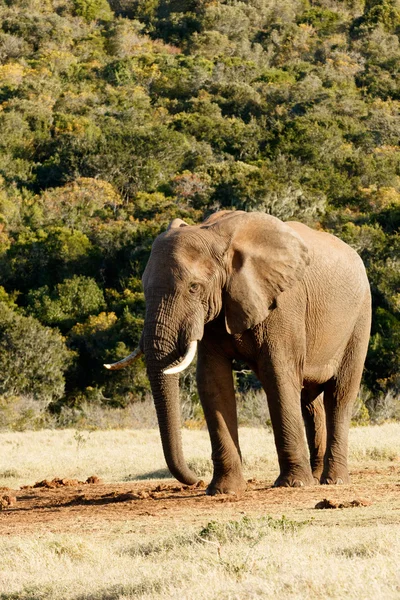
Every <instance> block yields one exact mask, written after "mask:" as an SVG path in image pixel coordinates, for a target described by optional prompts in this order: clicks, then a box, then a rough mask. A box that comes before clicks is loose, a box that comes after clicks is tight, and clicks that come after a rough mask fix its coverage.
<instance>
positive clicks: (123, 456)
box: [0, 423, 400, 600]
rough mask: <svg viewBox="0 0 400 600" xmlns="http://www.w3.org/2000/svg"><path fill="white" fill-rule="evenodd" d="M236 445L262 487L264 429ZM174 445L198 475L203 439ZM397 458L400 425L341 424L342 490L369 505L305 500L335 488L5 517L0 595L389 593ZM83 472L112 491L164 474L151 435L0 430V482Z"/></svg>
mask: <svg viewBox="0 0 400 600" xmlns="http://www.w3.org/2000/svg"><path fill="white" fill-rule="evenodd" d="M240 437H241V446H242V452H243V456H244V461H245V471H246V476H247V477H253V478H254V477H256V478H261V479H262V480H264V481H266V482H267V483H268V484H269V485H270V484H271V483H272V481H273V479H274V476H275V475H276V473H277V460H276V456H275V450H274V445H273V439H272V434H271V433H268V432H267V431H265V430H262V429H250V428H243V429H241V432H240ZM183 438H184V446H185V454H186V456H187V458H188V459H189V463H190V464H191V466H192V468H194V469H195V470H197V472H198V473H199V474H200V475H201V476H202V477H204V479H205V480H207V478H208V477H209V475H210V471H209V469H210V462H209V454H210V450H209V441H208V435H207V433H206V432H204V431H187V430H184V431H183ZM399 459H400V424H393V423H391V424H385V425H382V426H379V427H364V428H355V429H352V430H351V440H350V469H351V472H352V476H353V481H355V482H356V483H355V484H354V486H353V487H352V486H343V487H342V489H343V492H344V493H346V494H347V497H348V498H353V496H355V494H356V493H359V492H360V490H362V492H363V494H364V497H365V494H366V495H367V496H368V497H370V498H371V499H372V501H371V502H366V505H365V506H362V505H361V506H358V507H355V508H347V509H344V508H343V509H337V510H315V508H314V506H315V499H318V498H319V499H323V498H325V497H330V494H331V495H332V494H336V496H337V494H338V488H335V489H332V488H327V487H326V486H324V487H320V488H309V489H308V490H306V489H305V490H298V491H294V490H279V491H278V492H279V493H278V492H275V491H274V490H268V489H266V490H265V492H264V493H265V496H264V497H265V498H266V500H265V502H264V501H262V502H256V500H257V494H258V492H257V491H256V492H251V493H250V494H249V495H248V498H247V499H246V498H245V499H244V501H243V502H240V503H231V502H227V503H224V502H220V501H218V500H214V499H208V501H207V503H205V502H204V501H203V500H202V498H200V497H199V498H195V499H194V500H193V502H192V504H191V505H190V507H189V506H188V508H187V509H185V506H184V502H185V500H184V499H182V500H181V501H180V500H179V498H178V499H177V500H175V504H174V507H175V508H174V509H173V510H172V509H168V504H167V502H166V503H165V504H166V509H165V510H164V511H162V510H160V511H159V512H158V513H157V514H149V513H148V512H147V514H146V511H143V514H142V513H140V512H136V513H135V514H134V515H133V513H132V514H131V513H130V512H129V510H127V511H126V512H125V513H123V515H124V516H123V518H113V519H110V518H109V517H107V515H108V513H104V514H102V513H101V512H100V513H99V512H97V513H96V515H94V514H93V516H91V512H90V510H91V507H89V509H88V510H87V512H86V513H84V515H83V516H82V515H81V516H80V517H79V518H74V516H73V515H74V513H71V515H72V516H71V515H70V517H69V519H68V520H66V521H62V518H61V517H62V511H61V509H60V513H59V514H60V519H59V520H58V517H57V512H56V511H55V512H54V515H55V516H54V519H53V520H50V521H45V520H43V521H42V522H40V519H39V521H38V524H37V525H36V526H35V527H34V528H30V529H29V528H25V529H23V530H21V531H18V529H7V524H8V522H9V521H10V517H8V515H7V513H8V511H3V512H2V513H0V600H17V599H18V600H19V599H23V600H39V599H43V600H45V599H46V600H53V599H57V600H59V599H65V600H117V599H120V600H128V599H133V598H185V599H186V598H187V599H190V598H193V599H197V598H199V599H200V598H201V599H204V598H213V599H214V598H215V599H217V598H218V599H219V598H223V599H240V600H241V599H243V598H258V597H259V598H272V597H278V596H279V597H280V598H290V599H291V598H307V599H308V598H311V599H324V598H335V599H336V598H337V599H342V598H346V599H347V598H350V599H357V600H359V599H369V598H371V599H372V598H373V599H374V600H376V599H380V598H382V600H383V599H385V600H386V599H392V598H393V599H395V598H400V575H399V573H400V571H399V568H398V557H399V556H400V527H399V525H400V498H399V496H400V462H399ZM92 474H96V475H98V476H99V477H101V478H102V479H103V480H104V481H105V482H108V483H109V484H110V485H112V484H113V482H134V480H140V481H141V484H143V482H146V480H148V479H160V478H163V477H168V472H167V471H166V469H165V464H164V459H163V456H162V451H161V444H160V441H159V435H158V432H157V431H154V430H151V431H143V430H142V431H132V430H129V431H128V430H123V431H96V432H91V433H88V432H83V431H79V432H77V431H73V430H64V431H38V432H24V433H3V434H1V435H0V486H6V487H9V488H14V489H16V488H18V487H19V486H21V485H26V484H33V483H34V482H35V481H38V480H42V479H44V478H48V479H51V478H53V477H71V478H72V477H73V478H78V479H85V478H87V477H88V476H89V475H92ZM153 483H154V482H153ZM264 487H267V486H264ZM269 492H271V496H269V495H268V493H269ZM378 492H379V494H378ZM272 494H278V495H277V496H272ZM268 498H271V501H270V500H268ZM272 498H274V501H273V502H272ZM180 502H181V504H180ZM196 502H197V504H196ZM180 506H182V510H177V508H176V507H180ZM128 508H129V507H128ZM174 511H175V512H174ZM163 512H164V513H165V515H164V516H163ZM121 514H122V513H121ZM2 530H3V531H2Z"/></svg>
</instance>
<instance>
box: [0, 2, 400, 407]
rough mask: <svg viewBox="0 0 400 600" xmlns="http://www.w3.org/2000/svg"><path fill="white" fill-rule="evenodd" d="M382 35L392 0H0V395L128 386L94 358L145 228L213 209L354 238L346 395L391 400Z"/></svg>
mask: <svg viewBox="0 0 400 600" xmlns="http://www.w3.org/2000/svg"><path fill="white" fill-rule="evenodd" d="M399 35H400V2H399V1H398V0H366V1H365V2H363V1H362V0H342V1H340V2H335V1H333V0H332V1H330V0H321V1H308V0H247V1H242V2H240V1H236V0H226V1H221V2H218V1H215V0H186V1H180V2H178V1H177V0H113V2H111V3H110V5H109V4H108V3H107V1H106V0H40V1H39V0H0V155H1V160H0V263H1V264H0V273H1V279H0V284H1V287H0V302H1V304H2V307H1V311H0V331H1V335H0V395H1V399H0V406H1V405H3V406H6V405H7V406H9V405H10V403H11V404H12V402H13V401H14V402H17V401H18V399H19V398H21V397H25V396H28V397H30V398H33V399H34V400H35V399H37V400H38V401H42V402H45V403H46V404H50V407H51V409H52V410H53V411H59V410H60V409H61V408H62V407H63V406H70V407H74V406H75V407H78V408H79V406H80V405H82V403H84V402H94V403H100V404H106V405H109V406H118V407H124V406H126V405H127V404H129V403H131V402H133V401H135V400H138V399H140V398H143V397H144V395H145V394H146V393H147V391H148V382H147V379H146V376H145V370H144V364H143V362H139V363H137V364H136V365H135V366H134V367H133V368H132V369H129V370H126V371H122V372H119V373H113V374H110V373H107V372H106V371H105V370H104V369H103V368H102V363H103V362H104V361H108V362H109V361H114V360H117V359H119V358H122V357H123V356H125V355H126V354H127V353H128V352H129V350H130V349H132V348H133V347H134V346H135V345H136V343H137V341H138V338H139V335H140V331H141V327H142V323H143V315H144V299H143V294H142V290H141V283H140V276H141V273H142V271H143V268H144V265H145V264H146V261H147V257H148V254H149V250H150V247H151V243H152V240H153V239H154V237H155V236H156V235H157V234H158V233H159V232H160V231H161V230H163V229H164V228H165V227H166V226H167V224H168V223H169V221H170V220H171V219H172V218H174V217H181V218H184V219H185V220H187V221H188V222H196V221H199V220H201V219H202V218H203V217H204V216H207V215H208V214H209V213H210V212H212V211H214V210H217V209H220V208H234V209H242V210H259V211H266V212H268V213H271V214H274V215H275V216H277V217H279V218H281V219H284V220H285V219H299V220H301V221H303V222H306V223H308V224H310V225H311V226H314V227H317V228H323V229H325V230H328V231H332V232H333V233H335V234H336V235H338V236H339V237H341V238H342V239H344V240H345V241H346V242H348V243H349V244H351V245H352V246H353V247H354V248H355V249H356V250H357V251H358V252H359V253H360V254H361V256H362V258H363V259H364V262H365V264H366V266H367V269H368V274H369V278H370V281H371V287H372V293H373V300H374V321H373V330H372V337H371V344H370V350H369V355H368V359H367V365H366V371H365V380H364V386H365V388H364V389H365V390H367V391H366V392H365V393H364V396H365V397H364V399H365V401H366V404H367V407H368V409H369V411H370V414H371V415H373V414H374V411H375V410H376V408H377V405H378V404H379V402H381V401H382V399H383V398H388V397H391V398H395V397H396V393H398V391H399V388H400V380H399V372H400V237H399V225H400V152H399V143H400V111H399V108H400V40H399ZM242 379H243V378H242ZM393 406H394V409H393V410H392V412H391V413H390V411H389V413H390V414H389V415H388V416H391V417H396V410H397V413H399V414H397V416H400V408H399V406H398V403H397V404H396V403H393ZM396 407H397V408H396Z"/></svg>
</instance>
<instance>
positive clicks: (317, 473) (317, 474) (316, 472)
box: [312, 467, 323, 485]
mask: <svg viewBox="0 0 400 600" xmlns="http://www.w3.org/2000/svg"><path fill="white" fill-rule="evenodd" d="M322 472H323V467H320V468H313V469H312V476H313V478H314V484H315V485H319V484H320V483H321V478H322Z"/></svg>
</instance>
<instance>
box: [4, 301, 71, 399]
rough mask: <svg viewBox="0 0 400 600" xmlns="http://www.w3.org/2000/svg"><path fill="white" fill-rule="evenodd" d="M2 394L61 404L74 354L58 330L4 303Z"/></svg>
mask: <svg viewBox="0 0 400 600" xmlns="http://www.w3.org/2000/svg"><path fill="white" fill-rule="evenodd" d="M0 309H1V310H0V394H2V395H4V396H8V395H11V396H12V395H20V394H26V395H29V396H33V397H34V398H37V399H41V400H44V399H46V400H48V401H49V402H50V401H52V400H57V399H58V398H60V397H62V396H63V394H64V386H65V378H64V373H65V371H66V369H67V368H68V367H69V366H70V364H71V362H72V360H73V357H74V353H73V352H71V351H70V350H68V349H67V347H66V345H65V342H64V339H63V338H62V337H61V335H60V334H59V333H58V332H57V330H53V329H50V328H49V327H44V326H43V325H41V324H40V322H39V321H37V320H36V319H34V318H33V317H24V316H23V315H20V314H18V313H15V312H13V310H12V309H11V308H10V307H9V306H7V305H6V304H5V303H4V302H1V303H0Z"/></svg>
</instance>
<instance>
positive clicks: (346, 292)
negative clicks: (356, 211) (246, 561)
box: [105, 210, 371, 495]
mask: <svg viewBox="0 0 400 600" xmlns="http://www.w3.org/2000/svg"><path fill="white" fill-rule="evenodd" d="M142 282H143V287H144V294H145V301H146V314H145V321H144V328H143V333H142V336H141V339H140V342H139V346H138V348H137V349H136V350H135V351H134V352H133V353H132V354H131V355H129V356H128V357H126V358H124V359H123V360H121V361H119V362H117V363H114V364H112V365H105V366H106V367H107V368H110V369H119V368H123V367H125V366H126V365H128V364H130V363H131V362H132V361H133V360H135V358H136V357H137V356H138V355H140V354H141V353H144V355H145V359H146V365H147V373H148V377H149V379H150V385H151V389H152V393H153V397H154V402H155V406H156V412H157V418H158V424H159V429H160V434H161V441H162V446H163V451H164V456H165V459H166V462H167V465H168V467H169V470H170V472H171V473H172V475H174V476H175V477H176V478H177V479H178V480H179V481H181V482H183V483H185V484H189V485H191V484H194V483H195V482H196V481H197V478H196V476H195V475H194V474H193V473H192V471H191V470H190V469H189V467H188V465H187V463H186V462H185V459H184V456H183V450H182V442H181V431H180V409H179V372H180V371H182V370H183V369H185V368H186V367H187V366H188V365H189V364H190V362H191V361H192V360H193V358H194V356H195V353H196V351H197V354H198V357H197V386H198V392H199V396H200V400H201V403H202V406H203V410H204V415H205V419H206V422H207V427H208V431H209V435H210V439H211V448H212V461H213V477H212V480H211V483H210V484H209V485H208V488H207V491H206V493H207V494H209V495H216V494H236V495H240V494H242V493H243V492H244V490H245V488H246V482H245V479H244V477H243V473H242V457H241V451H240V446H239V438H238V422H237V412H236V400H235V389H234V380H233V373H232V363H233V361H234V360H236V359H239V360H241V361H244V362H245V363H246V364H247V365H248V366H249V368H250V369H251V370H252V371H253V372H254V373H255V375H256V376H257V377H258V379H259V381H260V383H261V385H262V386H263V388H264V390H265V392H266V396H267V402H268V407H269V412H270V417H271V422H272V429H273V433H274V439H275V446H276V450H277V455H278V461H279V467H280V474H279V476H278V478H277V479H276V481H275V483H274V485H275V486H293V487H299V486H305V485H313V484H316V483H324V484H339V483H348V482H349V473H348V466H347V454H348V432H349V426H350V420H351V412H352V405H353V403H354V401H355V399H356V397H357V393H358V389H359V386H360V381H361V375H362V370H363V365H364V360H365V356H366V352H367V347H368V340H369V335H370V325H371V294H370V287H369V283H368V279H367V275H366V271H365V268H364V265H363V263H362V260H361V258H360V257H359V255H358V254H357V253H356V252H355V251H354V250H353V249H352V248H351V247H350V246H348V245H347V244H345V243H344V242H343V241H341V240H340V239H339V238H337V237H335V236H333V235H331V234H329V233H326V232H323V231H319V230H314V229H311V228H309V227H308V226H306V225H304V224H302V223H298V222H294V221H289V222H283V221H281V220H280V219H278V218H276V217H274V216H272V215H269V214H265V213H261V212H244V211H239V210H238V211H219V212H217V213H215V214H213V215H211V216H210V217H209V218H207V219H206V220H205V221H204V222H203V223H201V224H199V225H188V224H186V223H185V222H184V221H182V220H181V219H174V220H173V221H172V223H171V224H170V226H169V227H168V229H167V231H165V232H164V233H161V234H160V235H159V236H158V237H157V238H156V239H155V241H154V243H153V246H152V250H151V254H150V258H149V260H148V263H147V266H146V268H145V271H144V273H143V278H142ZM307 444H308V448H307Z"/></svg>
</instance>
